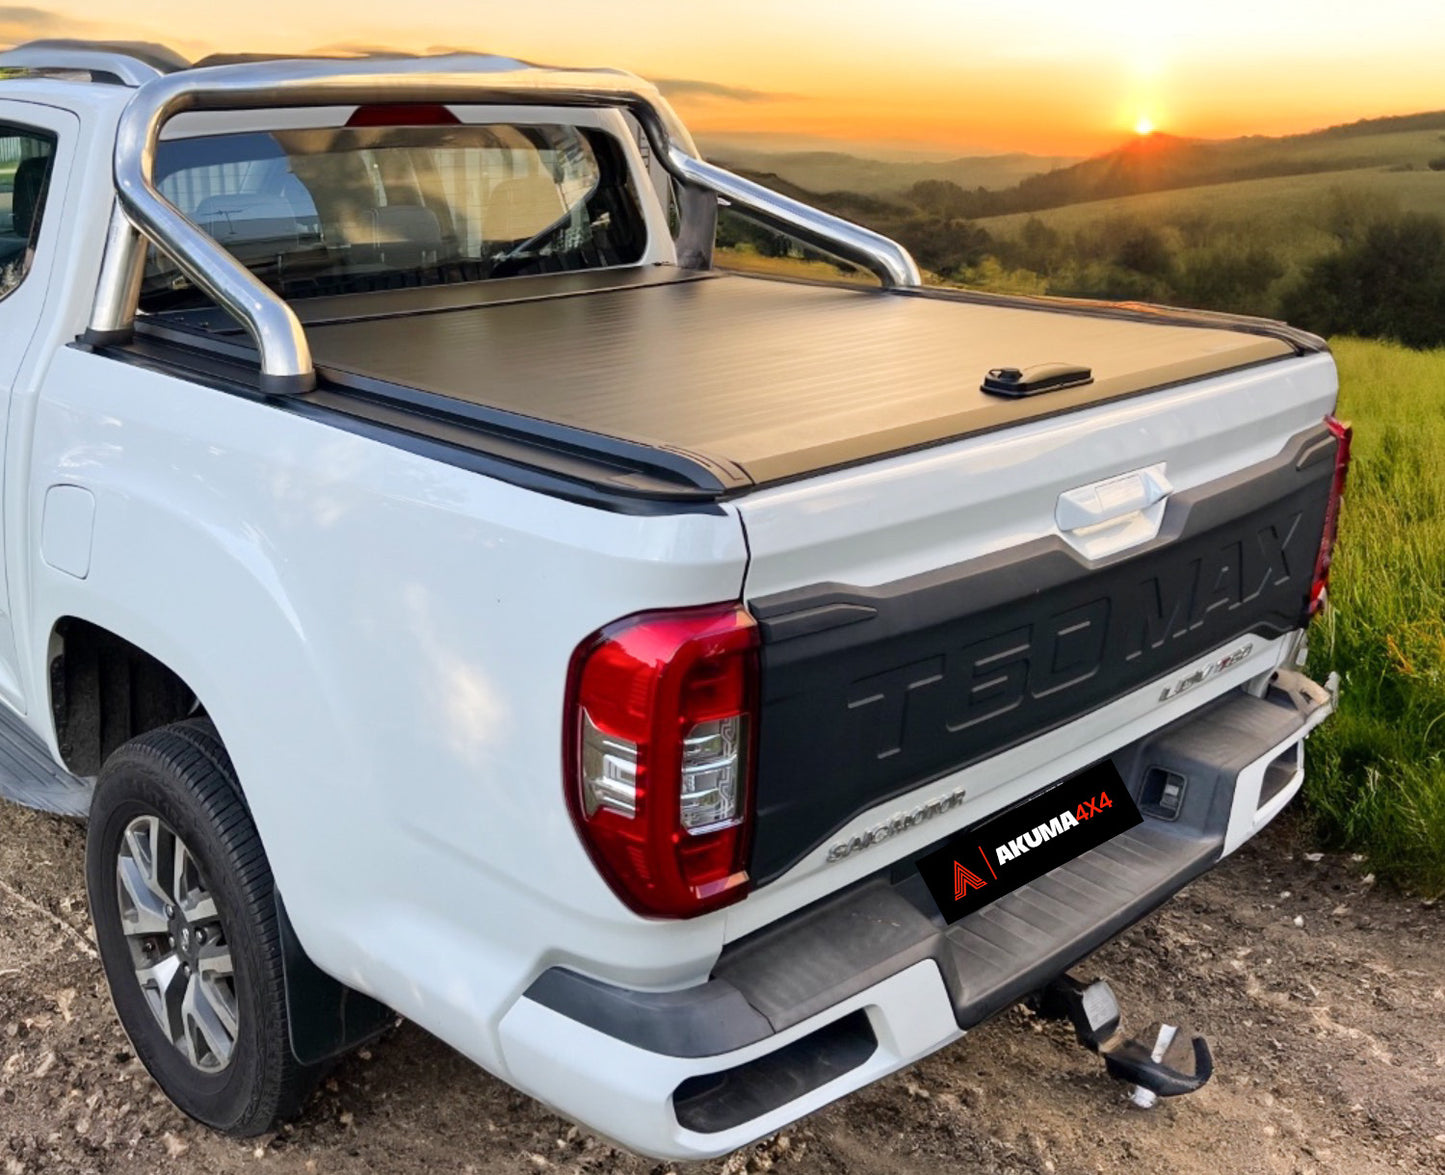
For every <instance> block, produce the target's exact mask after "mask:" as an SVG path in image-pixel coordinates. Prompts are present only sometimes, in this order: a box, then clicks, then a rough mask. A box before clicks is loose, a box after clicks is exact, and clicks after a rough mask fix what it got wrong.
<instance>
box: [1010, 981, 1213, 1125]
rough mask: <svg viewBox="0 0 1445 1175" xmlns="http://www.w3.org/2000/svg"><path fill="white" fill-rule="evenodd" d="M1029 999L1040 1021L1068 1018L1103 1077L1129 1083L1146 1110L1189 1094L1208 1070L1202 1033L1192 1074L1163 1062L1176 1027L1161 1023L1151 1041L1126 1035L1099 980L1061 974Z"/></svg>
mask: <svg viewBox="0 0 1445 1175" xmlns="http://www.w3.org/2000/svg"><path fill="white" fill-rule="evenodd" d="M1029 1003H1030V1006H1031V1007H1032V1008H1033V1010H1034V1012H1035V1013H1037V1014H1038V1015H1039V1016H1042V1017H1043V1018H1044V1019H1046V1020H1067V1021H1069V1023H1070V1024H1072V1025H1073V1026H1074V1034H1075V1035H1076V1036H1077V1037H1078V1038H1079V1043H1080V1044H1081V1045H1083V1046H1084V1047H1085V1048H1087V1049H1089V1050H1090V1051H1091V1052H1095V1053H1098V1054H1099V1055H1100V1056H1101V1057H1103V1058H1104V1068H1105V1069H1107V1070H1108V1072H1109V1076H1110V1077H1113V1078H1116V1079H1117V1080H1119V1081H1126V1082H1128V1083H1129V1084H1130V1085H1132V1086H1133V1087H1134V1090H1133V1094H1132V1100H1133V1102H1134V1104H1135V1105H1136V1106H1139V1107H1140V1108H1141V1109H1145V1110H1147V1109H1148V1108H1149V1107H1150V1106H1152V1105H1153V1104H1154V1102H1155V1100H1156V1099H1157V1098H1161V1097H1178V1096H1179V1095H1180V1094H1184V1093H1193V1092H1194V1091H1195V1090H1196V1089H1199V1088H1200V1087H1202V1086H1203V1085H1204V1083H1205V1082H1207V1081H1208V1080H1209V1078H1210V1077H1211V1076H1212V1075H1213V1073H1214V1058H1213V1057H1212V1056H1211V1055H1210V1052H1209V1043H1208V1042H1207V1041H1206V1040H1205V1039H1204V1037H1202V1036H1196V1037H1195V1038H1194V1041H1193V1045H1194V1072H1193V1073H1181V1072H1180V1071H1179V1070H1178V1069H1175V1068H1173V1067H1171V1066H1169V1065H1166V1064H1165V1063H1164V1056H1165V1054H1166V1053H1167V1052H1168V1051H1169V1048H1170V1046H1171V1045H1172V1044H1173V1043H1174V1039H1175V1037H1176V1035H1177V1034H1178V1031H1179V1030H1178V1029H1177V1028H1175V1027H1174V1026H1172V1025H1169V1024H1166V1025H1164V1026H1163V1027H1162V1028H1161V1029H1160V1032H1159V1035H1158V1037H1157V1038H1156V1040H1155V1042H1154V1044H1153V1045H1148V1044H1145V1043H1143V1042H1142V1041H1138V1040H1134V1039H1132V1038H1130V1037H1126V1036H1125V1035H1124V1033H1123V1030H1122V1029H1121V1028H1120V1020H1121V1018H1122V1014H1121V1013H1120V1011H1119V1001H1118V999H1117V998H1116V997H1115V995H1114V991H1113V989H1112V988H1111V987H1110V986H1109V985H1108V984H1107V983H1105V982H1104V981H1103V980H1102V979H1098V980H1095V981H1094V982H1093V983H1090V984H1084V983H1081V982H1079V980H1077V979H1075V978H1074V977H1073V976H1071V975H1061V976H1059V978H1057V979H1055V980H1054V981H1053V982H1052V983H1051V984H1049V985H1048V987H1046V988H1044V989H1043V990H1042V991H1040V992H1039V993H1037V994H1036V995H1035V996H1033V997H1032V998H1031V999H1030V1001H1029Z"/></svg>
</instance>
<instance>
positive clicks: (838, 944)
mask: <svg viewBox="0 0 1445 1175" xmlns="http://www.w3.org/2000/svg"><path fill="white" fill-rule="evenodd" d="M1333 708H1334V702H1333V698H1332V696H1331V695H1330V693H1329V692H1327V691H1326V690H1324V689H1323V688H1321V687H1320V686H1318V685H1316V684H1314V683H1313V682H1310V681H1308V679H1306V678H1304V677H1302V676H1301V675H1300V674H1297V673H1293V672H1283V671H1282V672H1280V673H1278V674H1277V675H1276V677H1275V679H1274V681H1273V683H1272V684H1271V686H1270V689H1269V691H1268V692H1267V694H1266V696H1265V697H1264V698H1256V697H1252V696H1250V695H1248V694H1245V693H1243V692H1234V693H1230V694H1227V695H1225V696H1224V697H1222V698H1220V699H1218V700H1217V701H1215V702H1213V703H1211V704H1209V705H1207V706H1204V707H1201V708H1200V709H1199V710H1197V711H1195V712H1194V713H1192V714H1190V715H1189V716H1188V717H1187V718H1185V719H1183V720H1181V721H1179V722H1176V723H1174V724H1172V725H1170V726H1167V727H1164V728H1162V729H1160V730H1158V731H1156V732H1154V733H1153V734H1151V735H1150V736H1148V737H1147V738H1145V739H1142V740H1140V741H1139V742H1137V743H1134V744H1132V745H1130V746H1127V747H1124V748H1122V749H1121V750H1120V751H1119V752H1118V753H1117V754H1116V755H1115V756H1114V761H1115V764H1116V766H1118V768H1119V770H1120V773H1121V775H1122V776H1123V778H1124V780H1125V781H1126V783H1127V784H1128V787H1129V790H1130V792H1131V794H1133V796H1134V798H1135V800H1136V802H1138V803H1139V804H1140V807H1141V809H1142V810H1143V811H1144V815H1145V820H1144V822H1143V824H1141V825H1139V826H1138V827H1137V828H1134V829H1131V830H1130V831H1129V832H1126V833H1124V834H1122V835H1121V836H1118V837H1116V838H1114V839H1113V840H1112V841H1109V842H1107V843H1106V844H1104V845H1101V846H1100V847H1099V848H1097V849H1094V850H1092V851H1091V852H1088V853H1085V854H1084V855H1083V856H1081V857H1078V858H1076V859H1075V860H1073V861H1071V862H1069V863H1068V864H1066V865H1063V866H1061V867H1059V868H1058V869H1055V870H1054V871H1053V872H1051V873H1049V874H1047V875H1045V876H1044V877H1041V878H1040V879H1038V880H1037V881H1035V882H1033V883H1031V884H1030V885H1027V886H1024V887H1023V888H1021V889H1019V890H1016V891H1014V892H1013V893H1011V894H1008V895H1007V896H1005V897H1003V898H1001V899H1000V900H998V901H997V902H994V903H993V904H992V905H989V906H986V907H984V908H983V909H981V910H979V911H977V912H976V913H974V914H972V915H970V916H968V917H967V918H964V919H962V920H961V921H959V922H956V923H954V924H953V925H951V926H949V925H945V924H944V923H943V921H942V919H941V918H940V917H939V915H938V913H937V910H936V907H934V905H933V903H932V901H931V899H930V898H929V896H928V893H927V891H926V890H925V888H924V887H923V884H922V882H921V880H920V878H919V877H918V874H917V871H916V869H914V868H913V867H912V865H911V862H903V863H901V864H900V865H895V866H894V867H893V868H892V869H890V870H887V871H884V872H882V873H880V874H877V875H875V876H873V877H871V878H869V879H868V880H866V881H865V882H863V883H862V884H860V885H857V886H854V887H852V888H851V889H849V890H847V891H845V892H843V893H840V894H837V895H834V896H832V897H830V898H828V899H826V900H825V901H822V902H819V903H817V904H815V905H814V906H812V907H809V908H807V909H805V910H802V911H800V912H798V913H797V914H795V915H793V916H791V917H788V918H785V919H783V920H781V921H780V922H778V923H775V924H774V925H771V926H769V927H767V928H765V929H763V930H761V931H759V932H758V933H756V934H754V935H751V936H750V937H748V938H745V939H742V940H739V941H738V942H735V943H733V944H731V945H730V946H729V947H728V948H727V949H726V950H725V951H724V952H723V954H722V956H721V958H720V959H719V960H718V963H717V966H716V967H715V968H714V971H713V974H712V977H711V978H710V979H709V981H708V982H707V983H704V984H701V985H698V986H696V987H692V988H687V989H684V990H681V991H672V992H639V991H632V990H627V989H623V988H619V987H615V986H612V985H609V984H606V983H602V982H599V981H596V980H593V979H589V978H586V977H584V976H581V975H578V974H576V973H574V972H571V971H566V970H563V969H560V968H553V969H551V970H549V971H547V972H544V973H543V974H542V975H541V976H540V977H538V979H537V980H536V981H535V982H534V983H533V984H532V985H531V987H529V988H528V990H527V992H526V993H525V994H524V995H523V996H522V997H521V998H520V999H519V1000H518V1001H517V1003H516V1004H515V1005H514V1006H513V1007H512V1008H511V1009H510V1010H509V1011H508V1013H507V1015H506V1016H505V1017H504V1018H503V1020H502V1023H501V1026H500V1031H501V1042H502V1049H503V1053H504V1056H505V1059H506V1064H507V1068H508V1071H509V1074H510V1076H511V1079H512V1081H513V1082H514V1083H515V1084H517V1085H518V1086H520V1087H521V1088H523V1089H526V1090H527V1091H528V1092H530V1093H532V1094H533V1095H534V1096H536V1097H538V1098H540V1099H541V1100H543V1101H545V1102H547V1103H548V1104H550V1105H552V1106H554V1107H555V1108H557V1109H558V1110H560V1111H561V1112H563V1113H564V1114H567V1115H569V1116H570V1117H573V1118H576V1119H578V1120H579V1121H582V1122H584V1123H585V1124H587V1125H588V1126H590V1127H592V1128H593V1129H596V1130H598V1131H599V1132H601V1133H603V1134H606V1135H608V1136H610V1137H612V1138H614V1139H616V1140H617V1141H619V1142H621V1143H622V1144H624V1145H625V1146H628V1147H630V1148H632V1149H634V1150H637V1151H640V1152H643V1153H646V1154H650V1155H655V1156H658V1157H662V1158H676V1159H698V1158H705V1157H710V1156H714V1155H719V1154H724V1153H726V1152H728V1151H730V1150H733V1149H735V1148H737V1147H739V1146H743V1145H746V1144H747V1143H749V1142H751V1141H753V1140H755V1139H757V1138H759V1137H762V1136H764V1135H766V1134H769V1133H771V1132H773V1131H775V1130H778V1129H780V1128H782V1127H783V1126H785V1125H787V1124H788V1123H789V1122H791V1121H794V1120H795V1119H797V1118H799V1117H801V1116H802V1115H804V1114H808V1113H811V1112H812V1111H814V1110H816V1109H818V1108H819V1107H821V1106H823V1105H826V1104H827V1103H828V1102H831V1101H833V1100H835V1099H836V1098H838V1097H841V1096H842V1095H844V1094H846V1093H849V1092H851V1091H852V1090H855V1089H858V1088H860V1087H861V1086H863V1085H866V1084H868V1083H870V1082H872V1081H874V1080H877V1079H878V1078H880V1077H882V1076H885V1075H886V1074H888V1073H891V1072H893V1071H895V1070H897V1069H899V1068H901V1067H903V1066H904V1065H907V1064H909V1063H911V1062H913V1061H915V1060H917V1059H918V1058H920V1057H922V1056H925V1055H927V1054H928V1053H931V1052H933V1051H935V1050H936V1049H938V1048H940V1047H942V1046H943V1045H946V1044H948V1043H949V1042H951V1041H953V1040H956V1039H957V1038H958V1037H959V1036H961V1035H962V1034H963V1032H964V1031H965V1030H966V1029H968V1028H970V1027H972V1026H973V1025H975V1024H978V1023H980V1022H981V1021H983V1020H985V1019H987V1018H988V1017H990V1016H992V1015H994V1014H996V1013H998V1012H1000V1011H1002V1010H1003V1009H1004V1008H1007V1007H1008V1006H1009V1005H1011V1004H1013V1003H1015V1002H1017V1001H1018V1000H1019V999H1021V998H1022V997H1024V996H1025V995H1027V994H1029V993H1030V992H1032V991H1034V990H1037V989H1038V988H1039V987H1041V986H1043V985H1044V984H1045V983H1047V982H1048V981H1049V980H1050V979H1052V978H1053V977H1054V976H1056V975H1058V974H1060V973H1062V972H1063V971H1065V970H1067V969H1068V968H1069V967H1071V966H1073V965H1074V964H1075V963H1077V962H1078V961H1079V960H1080V959H1082V958H1083V957H1084V956H1086V955H1088V954H1089V953H1091V952H1092V951H1094V950H1096V949H1097V948H1098V947H1100V946H1101V945H1103V944H1104V943H1105V942H1107V941H1108V940H1109V939H1110V938H1112V937H1114V936H1115V935H1116V934H1118V933H1119V932H1120V931H1121V930H1123V929H1124V928H1125V927H1127V926H1129V925H1131V924H1132V923H1134V922H1136V921H1138V920H1139V919H1140V918H1142V917H1143V916H1144V915H1146V914H1148V913H1149V912H1150V911H1151V910H1153V909H1155V908H1156V907H1157V906H1159V905H1160V904H1161V903H1162V902H1164V901H1165V900H1166V899H1168V898H1169V897H1170V896H1171V895H1172V894H1174V893H1175V892H1176V891H1178V890H1179V889H1180V888H1182V887H1183V886H1184V885H1186V884H1187V883H1188V882H1189V881H1191V880H1192V879H1193V878H1195V877H1197V876H1199V874H1201V873H1203V872H1205V871H1206V870H1208V869H1209V868H1211V867H1212V866H1213V865H1215V864H1216V863H1218V861H1219V860H1220V859H1221V858H1222V857H1223V856H1225V855H1227V854H1228V853H1230V852H1232V851H1233V850H1234V849H1235V848H1237V847H1238V846H1239V845H1241V844H1243V843H1244V841H1246V840H1248V839H1249V838H1250V837H1251V836H1253V835H1254V834H1255V833H1256V832H1257V831H1259V830H1260V829H1261V828H1262V827H1263V826H1264V825H1265V824H1267V823H1268V822H1269V821H1270V820H1272V819H1273V818H1274V817H1275V815H1277V814H1278V813H1279V811H1280V810H1281V809H1282V808H1283V807H1284V806H1285V805H1286V804H1287V803H1288V802H1289V801H1290V800H1291V799H1292V798H1293V797H1294V795H1295V794H1296V793H1297V792H1298V791H1299V789H1300V786H1301V785H1302V784H1303V782H1304V760H1303V749H1302V748H1303V742H1304V739H1305V737H1306V736H1307V735H1308V734H1309V732H1310V731H1311V730H1313V729H1314V727H1315V726H1317V725H1318V724H1319V723H1320V722H1321V721H1323V720H1324V718H1325V717H1326V716H1327V715H1328V714H1329V713H1330V712H1331V711H1332V710H1333ZM1160 773H1165V774H1168V775H1172V776H1175V777H1177V779H1179V780H1182V781H1183V785H1182V786H1183V793H1182V799H1181V801H1180V804H1179V806H1178V809H1177V811H1176V812H1174V813H1172V814H1169V813H1166V812H1165V811H1164V810H1163V808H1162V807H1160V806H1157V805H1156V806H1154V807H1152V808H1151V806H1150V804H1149V803H1148V802H1147V796H1146V795H1145V794H1144V793H1145V790H1146V785H1147V784H1149V783H1150V781H1153V783H1154V785H1156V789H1157V784H1158V781H1159V779H1160ZM1166 815H1170V816H1171V818H1166Z"/></svg>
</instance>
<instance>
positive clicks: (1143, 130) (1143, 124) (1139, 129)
mask: <svg viewBox="0 0 1445 1175" xmlns="http://www.w3.org/2000/svg"><path fill="white" fill-rule="evenodd" d="M1134 133H1135V134H1136V135H1152V134H1153V133H1154V123H1153V120H1151V119H1150V118H1149V117H1148V116H1147V115H1144V114H1141V115H1140V116H1139V119H1138V121H1137V122H1135V123H1134Z"/></svg>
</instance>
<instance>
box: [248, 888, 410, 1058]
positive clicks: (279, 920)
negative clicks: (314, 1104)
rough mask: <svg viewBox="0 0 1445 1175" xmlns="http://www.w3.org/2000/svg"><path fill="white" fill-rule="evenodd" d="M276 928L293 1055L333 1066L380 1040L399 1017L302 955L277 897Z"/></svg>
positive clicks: (289, 920)
mask: <svg viewBox="0 0 1445 1175" xmlns="http://www.w3.org/2000/svg"><path fill="white" fill-rule="evenodd" d="M276 924H277V927H278V929H279V930H280V933H281V951H282V954H283V956H284V960H285V971H286V1022H287V1024H288V1026H289V1028H290V1034H291V1052H292V1053H293V1054H294V1055H295V1057H296V1059H297V1060H298V1061H300V1062H301V1064H303V1065H316V1064H320V1063H321V1062H323V1061H331V1060H334V1059H335V1058H337V1057H339V1056H341V1055H342V1054H344V1053H348V1052H350V1051H351V1050H352V1049H354V1048H356V1047H357V1046H358V1045H362V1044H365V1043H366V1042H367V1041H368V1040H371V1039H373V1038H374V1037H376V1036H379V1035H381V1033H383V1032H384V1031H386V1029H388V1028H390V1027H391V1026H392V1025H393V1024H395V1023H396V1021H397V1016H396V1013H395V1012H393V1011H392V1010H391V1009H390V1008H388V1007H387V1006H386V1005H385V1004H383V1003H381V1002H379V1001H377V1000H374V999H372V998H371V997H370V996H369V995H364V994H363V993H361V992H359V991H356V990H355V989H353V988H350V987H347V986H346V984H344V983H342V982H340V981H339V980H336V979H333V978H332V977H331V976H330V975H327V974H326V972H325V971H323V970H321V968H320V967H318V966H317V965H316V964H315V963H313V962H312V961H311V959H310V957H309V956H308V955H307V954H306V952H305V950H303V949H302V947H301V943H300V941H299V940H298V939H297V937H296V931H295V930H294V929H293V928H292V926H291V919H290V918H289V917H287V915H286V907H285V905H284V904H283V903H282V901H281V895H280V894H277V895H276Z"/></svg>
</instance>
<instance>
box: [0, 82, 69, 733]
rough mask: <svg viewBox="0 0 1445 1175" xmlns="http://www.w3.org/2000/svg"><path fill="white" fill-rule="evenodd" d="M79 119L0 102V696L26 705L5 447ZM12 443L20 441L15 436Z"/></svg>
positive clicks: (13, 511) (15, 497)
mask: <svg viewBox="0 0 1445 1175" xmlns="http://www.w3.org/2000/svg"><path fill="white" fill-rule="evenodd" d="M78 131H79V120H78V119H77V118H76V117H75V115H73V114H71V113H69V112H68V111H64V110H59V109H56V108H55V107H52V106H39V105H35V104H33V103H30V102H16V101H0V453H3V454H4V455H5V456H4V462H5V467H4V473H5V476H4V479H3V483H4V509H3V510H0V540H3V546H0V549H3V550H4V553H5V559H4V568H3V573H4V578H3V581H0V695H3V696H4V698H5V699H6V700H8V701H9V702H11V703H12V704H13V705H15V706H16V707H17V708H19V709H21V710H22V711H23V710H24V709H25V708H26V706H25V698H24V695H23V691H22V689H21V682H20V675H19V659H18V657H17V655H16V645H15V632H14V627H13V624H12V620H11V613H12V608H13V602H14V593H13V591H12V583H13V582H14V581H15V579H16V549H17V546H16V544H17V542H19V541H23V539H24V534H23V531H22V532H21V533H20V534H17V533H16V527H15V526H14V522H15V520H17V519H20V518H23V517H24V515H25V501H24V487H23V482H22V481H21V480H20V479H21V478H23V473H19V476H18V477H17V476H16V475H17V472H18V471H19V470H20V469H21V468H23V463H22V462H20V461H19V459H18V458H19V454H17V453H16V452H14V451H12V450H11V448H10V445H9V441H10V440H11V438H10V436H9V435H8V434H9V431H10V429H9V421H10V416H11V407H12V405H13V402H14V396H15V392H16V390H17V380H19V379H21V378H22V373H24V372H27V371H29V370H31V369H32V368H31V367H27V364H26V356H27V354H28V353H29V351H30V349H31V345H32V343H33V341H34V339H35V336H36V332H37V329H38V327H39V326H40V320H41V316H42V314H43V313H44V310H45V302H46V294H47V291H48V289H49V286H50V279H51V270H52V267H53V264H54V260H55V254H56V253H57V251H58V249H59V246H60V242H61V239H62V229H63V226H62V224H61V223H60V222H61V216H60V212H61V206H62V204H63V200H64V195H65V182H64V181H65V178H66V176H67V175H68V174H69V171H70V160H71V157H72V154H73V152H74V150H75V139H76V136H77V133H78ZM15 440H16V442H17V445H18V444H19V443H20V442H21V440H22V438H19V437H16V438H15Z"/></svg>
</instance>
